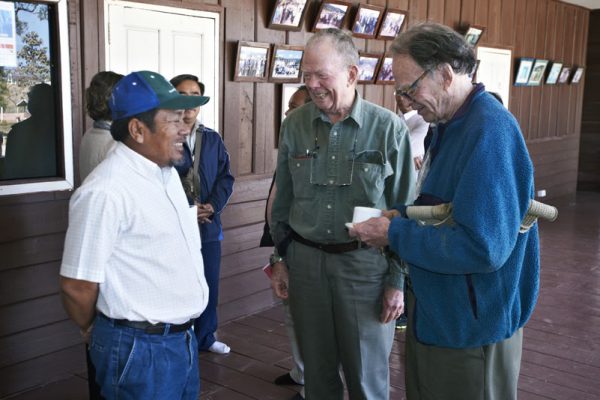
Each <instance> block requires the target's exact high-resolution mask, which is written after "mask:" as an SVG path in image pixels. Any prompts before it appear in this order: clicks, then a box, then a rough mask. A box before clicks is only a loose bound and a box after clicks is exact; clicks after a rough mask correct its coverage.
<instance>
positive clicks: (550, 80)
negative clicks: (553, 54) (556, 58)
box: [546, 62, 563, 85]
mask: <svg viewBox="0 0 600 400" xmlns="http://www.w3.org/2000/svg"><path fill="white" fill-rule="evenodd" d="M562 66H563V64H562V63H558V62H555V63H552V66H551V67H550V72H549V73H548V77H547V78H546V85H556V82H558V76H559V75H560V71H562Z"/></svg>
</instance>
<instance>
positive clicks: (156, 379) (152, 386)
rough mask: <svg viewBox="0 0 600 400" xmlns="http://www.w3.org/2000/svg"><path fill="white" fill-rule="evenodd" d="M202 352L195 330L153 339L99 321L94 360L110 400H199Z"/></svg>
mask: <svg viewBox="0 0 600 400" xmlns="http://www.w3.org/2000/svg"><path fill="white" fill-rule="evenodd" d="M197 349H198V348H197V344H196V338H195V337H194V335H193V334H192V330H191V329H189V330H188V331H186V332H179V333H165V334H162V335H150V334H147V333H144V332H143V331H142V330H140V329H134V328H129V327H124V326H120V325H116V324H115V323H114V321H112V320H109V319H107V318H105V317H103V316H98V317H97V318H96V321H95V323H94V329H93V331H92V337H91V342H90V358H91V360H92V363H93V364H94V366H95V367H96V382H97V383H98V385H100V388H101V392H102V396H103V397H104V398H105V399H107V400H116V399H119V400H138V399H139V400H197V399H198V397H199V395H200V374H199V370H198V350H197Z"/></svg>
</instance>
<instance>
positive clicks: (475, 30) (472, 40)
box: [465, 25, 485, 47]
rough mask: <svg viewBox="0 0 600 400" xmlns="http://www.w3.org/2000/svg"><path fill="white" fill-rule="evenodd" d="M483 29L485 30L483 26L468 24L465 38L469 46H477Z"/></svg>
mask: <svg viewBox="0 0 600 400" xmlns="http://www.w3.org/2000/svg"><path fill="white" fill-rule="evenodd" d="M483 31H485V28H484V27H483V26H475V25H471V26H469V28H468V29H467V32H466V33H465V40H466V41H467V43H469V44H470V45H471V46H473V47H475V46H477V43H478V42H479V39H481V36H482V35H483Z"/></svg>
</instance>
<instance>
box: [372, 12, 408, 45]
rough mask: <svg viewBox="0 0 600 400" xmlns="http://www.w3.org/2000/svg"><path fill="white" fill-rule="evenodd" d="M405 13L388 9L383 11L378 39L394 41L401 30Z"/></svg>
mask: <svg viewBox="0 0 600 400" xmlns="http://www.w3.org/2000/svg"><path fill="white" fill-rule="evenodd" d="M406 15H407V12H406V11H402V10H397V9H395V8H388V9H387V10H386V11H385V14H384V16H383V20H382V22H381V27H380V28H379V34H378V35H377V38H378V39H390V40H392V39H394V38H395V37H396V35H398V33H399V32H400V31H401V30H402V26H403V25H404V21H405V20H406Z"/></svg>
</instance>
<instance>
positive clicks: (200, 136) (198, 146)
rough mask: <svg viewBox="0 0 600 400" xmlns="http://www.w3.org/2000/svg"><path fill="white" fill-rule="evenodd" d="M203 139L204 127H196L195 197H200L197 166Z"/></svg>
mask: <svg viewBox="0 0 600 400" xmlns="http://www.w3.org/2000/svg"><path fill="white" fill-rule="evenodd" d="M203 137H204V125H202V124H200V125H198V128H196V142H195V143H194V172H193V173H194V175H197V176H198V182H197V188H196V190H197V196H198V197H200V171H199V170H198V165H200V153H201V151H202V139H203Z"/></svg>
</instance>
